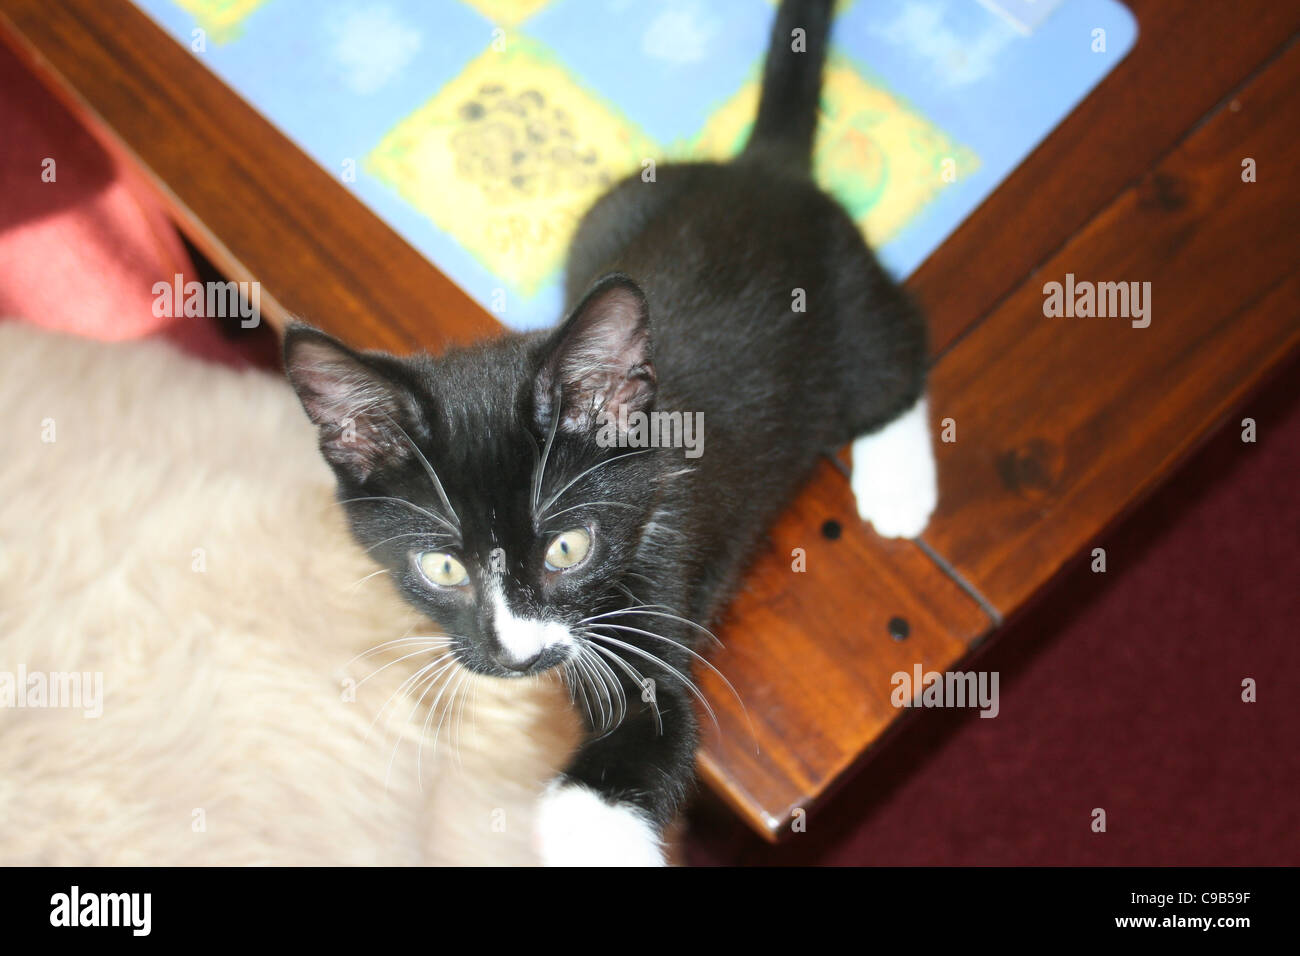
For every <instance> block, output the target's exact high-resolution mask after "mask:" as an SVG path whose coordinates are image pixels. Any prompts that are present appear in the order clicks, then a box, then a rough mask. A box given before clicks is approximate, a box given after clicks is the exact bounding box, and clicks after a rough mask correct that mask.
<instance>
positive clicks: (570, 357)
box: [533, 273, 656, 432]
mask: <svg viewBox="0 0 1300 956" xmlns="http://www.w3.org/2000/svg"><path fill="white" fill-rule="evenodd" d="M655 388H656V380H655V369H654V362H653V359H652V356H651V353H650V314H649V309H648V307H647V305H646V299H645V294H644V293H643V292H642V291H641V289H640V287H639V286H638V285H637V284H636V283H635V282H633V281H632V279H630V278H629V277H628V276H625V275H622V274H621V273H611V274H610V275H607V276H605V277H604V278H603V279H601V280H600V281H599V282H597V283H596V284H595V285H594V286H593V287H592V289H591V291H590V292H588V293H587V295H586V297H585V298H584V299H583V300H582V302H581V303H579V304H578V307H577V308H576V309H574V310H573V314H572V315H570V316H569V318H568V319H567V320H566V321H565V322H564V324H563V325H561V326H560V328H559V329H557V330H556V332H555V334H554V335H552V336H551V339H550V341H549V342H548V343H547V345H546V348H545V350H544V351H543V353H542V366H541V369H540V371H539V372H538V373H537V380H536V382H535V384H534V393H533V398H534V405H535V407H536V409H537V419H538V425H539V427H543V428H544V427H546V425H547V423H549V422H550V420H551V405H552V402H553V399H554V396H555V395H556V394H557V391H558V394H559V397H560V409H559V413H560V427H561V428H563V429H564V430H566V431H571V432H583V431H589V430H592V429H594V428H595V427H596V426H597V424H598V423H599V421H598V420H599V418H600V415H601V412H602V411H605V412H608V413H610V414H613V415H616V414H617V413H618V408H619V406H620V405H625V406H627V410H628V412H629V413H630V412H634V411H645V410H646V409H647V408H648V407H649V406H650V403H651V402H652V401H654V396H655Z"/></svg>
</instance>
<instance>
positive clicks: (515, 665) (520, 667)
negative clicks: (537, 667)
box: [497, 650, 542, 673]
mask: <svg viewBox="0 0 1300 956" xmlns="http://www.w3.org/2000/svg"><path fill="white" fill-rule="evenodd" d="M541 656H542V652H541V651H540V650H539V651H538V652H537V653H536V654H533V655H531V656H529V657H528V658H518V657H512V656H511V655H510V654H509V653H508V652H506V651H499V652H497V663H499V664H500V665H501V666H502V667H505V668H507V669H508V670H512V671H519V672H520V673H524V672H526V671H528V670H530V669H531V668H532V666H533V665H534V664H536V663H537V661H538V659H539V658H540V657H541Z"/></svg>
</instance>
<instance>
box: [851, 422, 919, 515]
mask: <svg viewBox="0 0 1300 956" xmlns="http://www.w3.org/2000/svg"><path fill="white" fill-rule="evenodd" d="M850 484H851V485H852V487H853V495H854V497H855V498H856V499H857V502H858V514H860V515H861V516H862V518H863V520H864V521H870V522H871V524H872V526H873V527H874V528H875V529H876V533H877V534H879V535H881V536H882V537H885V538H915V537H916V536H917V535H919V534H920V533H921V532H922V531H924V530H925V526H926V524H927V523H929V521H930V513H931V512H933V511H934V506H935V504H936V503H937V502H938V499H939V486H938V482H937V480H936V478H935V468H934V447H933V446H932V444H931V442H930V409H929V404H928V403H927V402H926V400H925V398H924V397H922V398H921V399H920V400H919V401H917V403H916V404H915V405H913V406H912V408H911V409H910V410H909V411H906V412H904V413H903V414H902V415H899V416H898V417H897V418H895V419H894V420H893V421H892V422H890V423H889V424H888V425H886V426H885V427H884V428H882V429H880V430H879V431H877V432H873V433H871V434H870V435H863V436H862V437H861V438H859V439H857V440H856V441H854V443H853V473H852V477H851V479H850Z"/></svg>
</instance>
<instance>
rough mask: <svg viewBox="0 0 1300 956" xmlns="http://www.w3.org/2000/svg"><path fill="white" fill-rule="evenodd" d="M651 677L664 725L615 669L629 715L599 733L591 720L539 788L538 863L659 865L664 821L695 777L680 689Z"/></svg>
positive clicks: (691, 734) (689, 717)
mask: <svg viewBox="0 0 1300 956" xmlns="http://www.w3.org/2000/svg"><path fill="white" fill-rule="evenodd" d="M656 680H657V682H656V685H655V696H656V698H657V700H656V701H655V703H656V705H657V707H658V710H659V714H660V717H661V719H662V722H663V732H662V733H660V730H659V723H658V722H657V721H656V719H655V713H654V708H653V707H652V706H651V704H650V703H649V702H648V701H646V700H643V699H642V697H643V695H644V694H645V692H644V689H643V687H642V685H639V684H635V683H633V682H631V681H629V680H627V679H626V678H624V677H622V676H621V675H620V681H619V682H620V684H621V685H622V686H623V689H624V692H625V693H626V694H627V700H628V713H627V716H626V717H625V718H624V720H623V721H622V723H620V724H619V725H618V727H616V728H615V729H614V730H612V731H610V732H609V733H606V734H604V735H603V736H598V735H599V734H600V731H599V730H598V729H597V728H594V727H589V728H588V730H589V738H588V740H587V741H586V743H584V745H583V746H582V747H581V748H580V749H579V750H578V752H577V754H576V755H575V757H574V759H573V763H572V764H571V765H570V767H569V768H568V770H566V771H565V773H564V774H562V775H561V776H560V777H559V778H558V779H557V780H556V781H555V782H554V783H552V784H551V786H550V788H549V789H548V790H547V791H546V793H545V794H544V795H543V796H542V800H541V806H540V807H539V812H538V819H537V838H538V849H539V851H540V853H541V859H542V863H543V865H545V866H663V865H665V859H664V848H663V830H664V827H665V826H667V825H668V824H669V823H670V822H672V820H673V818H674V817H675V816H676V815H677V812H678V810H679V809H680V808H681V805H682V802H683V801H684V800H685V797H686V794H687V791H688V790H689V788H690V786H691V782H692V780H693V779H694V766H695V742H696V726H695V713H694V710H693V709H692V707H691V701H690V699H689V697H688V696H687V694H686V692H685V691H684V690H682V689H680V688H679V687H675V686H673V685H672V684H670V683H667V682H669V681H672V680H673V678H672V677H669V676H665V677H664V678H663V679H662V680H658V679H656ZM645 696H649V695H645ZM586 717H587V715H586V714H584V719H585V718H586Z"/></svg>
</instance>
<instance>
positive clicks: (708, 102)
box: [522, 0, 773, 146]
mask: <svg viewBox="0 0 1300 956" xmlns="http://www.w3.org/2000/svg"><path fill="white" fill-rule="evenodd" d="M772 12H773V7H772V5H771V4H770V3H767V2H765V0H660V2H655V3H646V2H644V0H554V2H552V3H550V4H548V5H547V6H545V7H543V8H542V9H541V10H540V11H538V13H537V14H535V15H534V16H533V17H532V18H531V19H529V20H528V21H527V22H525V23H524V24H523V27H522V29H523V32H524V33H526V34H528V35H529V36H531V37H535V38H536V39H538V40H540V41H542V42H543V43H545V44H546V45H547V46H549V47H550V48H551V49H553V50H554V51H555V52H556V53H557V54H559V56H560V58H561V59H562V60H563V61H564V64H565V66H567V67H568V68H569V69H570V70H571V71H572V72H573V74H574V75H575V76H577V77H578V79H579V80H581V81H582V82H583V83H584V84H585V85H586V86H588V87H589V88H590V89H594V90H598V91H599V92H600V93H601V94H602V96H604V98H605V99H606V100H608V101H610V102H612V103H615V104H617V106H618V108H619V110H620V111H621V112H622V113H623V115H624V116H626V117H627V118H628V119H629V120H631V121H632V122H633V123H635V124H636V125H637V126H639V127H640V128H641V129H642V130H643V131H644V132H645V133H646V134H647V135H649V136H650V138H651V139H653V140H654V141H655V142H656V143H658V144H659V145H661V146H671V145H673V144H676V143H680V142H682V141H684V140H686V139H688V138H690V137H693V136H695V135H696V134H697V133H699V131H700V130H701V128H703V126H704V124H705V122H706V121H707V120H708V118H709V117H710V116H711V115H712V114H713V112H714V111H715V110H717V109H718V107H720V106H722V105H723V104H724V103H725V102H726V101H727V100H728V99H730V98H731V96H733V95H734V94H735V93H736V91H737V90H739V89H740V87H741V86H742V84H743V83H744V82H745V81H746V80H747V79H749V78H750V77H751V76H752V75H754V74H755V72H756V71H757V70H758V68H759V67H760V65H761V63H762V59H763V54H764V52H765V51H766V49H767V40H768V33H769V31H770V30H771V22H772ZM593 24H602V25H608V26H603V27H602V29H601V30H600V35H599V37H596V36H594V35H593V33H594V32H595V31H593V27H592V25H593ZM702 91H708V93H707V94H705V95H702Z"/></svg>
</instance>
